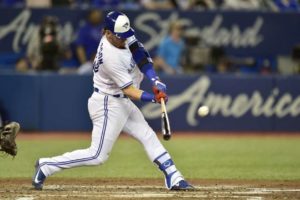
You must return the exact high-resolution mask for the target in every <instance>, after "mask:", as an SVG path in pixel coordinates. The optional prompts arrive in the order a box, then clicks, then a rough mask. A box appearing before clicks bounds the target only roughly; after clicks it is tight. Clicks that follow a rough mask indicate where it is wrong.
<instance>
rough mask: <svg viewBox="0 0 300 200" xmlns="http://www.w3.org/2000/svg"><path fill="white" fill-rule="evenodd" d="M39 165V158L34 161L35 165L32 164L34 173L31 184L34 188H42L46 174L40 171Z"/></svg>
mask: <svg viewBox="0 0 300 200" xmlns="http://www.w3.org/2000/svg"><path fill="white" fill-rule="evenodd" d="M39 165H40V163H39V160H37V161H36V163H35V166H34V167H35V173H34V176H33V177H32V186H33V187H34V189H36V190H42V189H43V184H44V181H45V180H46V176H45V174H44V173H43V172H42V170H41V168H40V166H39Z"/></svg>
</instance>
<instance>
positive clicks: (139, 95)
mask: <svg viewBox="0 0 300 200" xmlns="http://www.w3.org/2000/svg"><path fill="white" fill-rule="evenodd" d="M123 93H124V94H125V95H126V96H128V97H129V98H130V99H133V100H138V101H144V102H154V101H155V100H154V98H155V97H154V94H150V93H148V92H145V91H143V90H140V89H138V88H136V87H134V86H132V85H131V86H129V87H127V88H124V89H123Z"/></svg>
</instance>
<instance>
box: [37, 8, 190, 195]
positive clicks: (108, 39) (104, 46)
mask: <svg viewBox="0 0 300 200" xmlns="http://www.w3.org/2000/svg"><path fill="white" fill-rule="evenodd" d="M93 71H94V77H93V81H94V93H93V94H92V96H91V97H90V98H89V100H88V110H89V114H90V118H91V120H92V122H93V131H92V142H91V146H90V147H89V148H87V149H82V150H76V151H73V152H68V153H65V154H63V155H60V156H56V157H51V158H40V159H39V160H37V162H36V165H35V170H36V171H35V174H34V176H33V180H32V185H33V186H34V188H35V189H37V190H41V189H42V188H43V183H44V181H45V179H46V177H48V176H50V175H52V174H54V173H56V172H59V171H61V170H63V169H69V168H73V167H79V166H85V165H100V164H103V163H104V162H105V161H106V160H107V159H108V157H109V154H110V152H111V150H112V147H113V145H114V143H115V141H116V140H117V138H118V136H119V134H120V132H121V131H124V132H126V133H128V134H129V135H131V136H132V137H134V138H135V139H137V140H138V141H139V142H140V143H141V144H142V145H143V146H144V149H145V151H146V153H147V155H148V157H149V159H150V160H151V161H152V162H154V163H155V164H156V165H157V166H158V168H159V169H160V170H161V171H162V172H163V173H164V175H165V185H166V187H167V188H168V189H170V190H189V189H193V186H191V185H190V184H189V183H188V182H187V181H185V180H184V178H183V176H182V175H181V173H180V172H179V171H178V170H177V168H176V166H175V164H174V162H173V161H172V159H171V156H170V154H169V153H168V152H167V150H166V149H165V148H164V147H163V146H162V144H161V143H160V141H159V140H158V138H157V136H156V134H155V133H154V131H153V130H152V128H151V127H150V126H149V125H148V123H147V122H146V121H145V119H144V116H143V114H142V113H141V111H140V110H139V109H138V108H137V106H136V105H135V104H134V103H133V102H132V101H131V100H140V101H143V102H153V103H160V101H161V99H162V98H163V99H164V100H165V101H167V99H168V97H167V94H166V85H165V84H164V83H162V82H161V81H160V80H159V79H158V77H157V76H156V73H155V71H154V70H153V65H152V59H151V58H150V56H149V54H148V52H147V51H146V50H145V49H144V47H143V45H142V44H141V43H140V42H139V41H138V40H137V39H136V38H135V36H134V30H133V29H132V28H131V27H130V22H129V19H128V17H127V16H126V15H125V14H123V13H121V12H116V11H113V12H110V13H108V14H107V16H106V18H105V28H104V32H103V37H102V39H101V41H100V43H99V46H98V50H97V55H96V58H95V60H94V63H93ZM143 75H145V76H146V77H147V78H148V79H149V80H150V81H151V82H152V85H153V91H154V94H152V93H148V92H146V91H143V90H141V89H139V86H140V83H141V81H142V79H143Z"/></svg>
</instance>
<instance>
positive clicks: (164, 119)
mask: <svg viewBox="0 0 300 200" xmlns="http://www.w3.org/2000/svg"><path fill="white" fill-rule="evenodd" d="M161 130H162V134H163V138H164V140H169V139H170V138H171V129H170V122H169V117H168V113H167V109H166V104H165V100H164V99H163V98H161Z"/></svg>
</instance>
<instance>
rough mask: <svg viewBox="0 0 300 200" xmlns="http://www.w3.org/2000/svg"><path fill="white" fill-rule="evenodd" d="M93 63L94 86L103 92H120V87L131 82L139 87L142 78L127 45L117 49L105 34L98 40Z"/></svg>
mask: <svg viewBox="0 0 300 200" xmlns="http://www.w3.org/2000/svg"><path fill="white" fill-rule="evenodd" d="M93 65H94V67H93V68H94V78H93V80H94V87H95V88H98V89H99V91H100V92H102V93H104V94H109V95H117V94H122V89H123V88H125V87H127V86H129V85H131V84H133V85H134V86H135V87H137V88H139V87H140V83H141V81H142V80H143V74H142V73H141V71H140V69H139V68H138V67H137V65H136V64H135V62H134V60H133V58H132V55H131V52H130V50H129V48H128V45H126V48H125V49H119V48H117V47H115V46H113V45H112V44H111V43H110V42H109V41H108V40H107V38H106V36H103V37H102V39H101V41H100V44H99V47H98V50H97V55H96V58H95V60H94V64H93Z"/></svg>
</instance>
